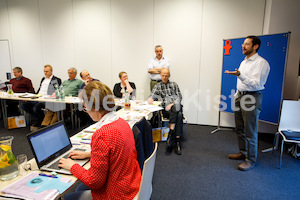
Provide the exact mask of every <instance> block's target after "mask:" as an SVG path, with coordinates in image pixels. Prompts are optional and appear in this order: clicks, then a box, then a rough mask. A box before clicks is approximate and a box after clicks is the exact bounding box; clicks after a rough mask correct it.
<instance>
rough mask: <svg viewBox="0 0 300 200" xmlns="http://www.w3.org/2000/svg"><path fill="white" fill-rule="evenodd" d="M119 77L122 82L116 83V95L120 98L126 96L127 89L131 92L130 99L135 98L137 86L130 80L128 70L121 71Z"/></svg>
mask: <svg viewBox="0 0 300 200" xmlns="http://www.w3.org/2000/svg"><path fill="white" fill-rule="evenodd" d="M119 78H120V80H121V82H120V83H116V84H115V86H114V90H113V91H114V95H115V96H116V97H118V98H123V97H125V91H126V90H127V91H128V93H129V94H130V99H132V98H135V91H136V87H135V84H134V83H133V82H129V81H128V75H127V73H126V72H120V73H119Z"/></svg>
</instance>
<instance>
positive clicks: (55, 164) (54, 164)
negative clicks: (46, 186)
mask: <svg viewBox="0 0 300 200" xmlns="http://www.w3.org/2000/svg"><path fill="white" fill-rule="evenodd" d="M74 151H86V149H74ZM68 156H69V154H67V155H65V156H64V157H62V158H65V159H67V158H68ZM58 163H59V160H57V161H56V162H54V163H52V164H51V165H50V166H49V167H48V168H50V169H57V170H60V169H61V167H58Z"/></svg>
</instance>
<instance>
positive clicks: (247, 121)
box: [234, 91, 263, 163]
mask: <svg viewBox="0 0 300 200" xmlns="http://www.w3.org/2000/svg"><path fill="white" fill-rule="evenodd" d="M262 99H263V96H262V93H261V91H257V92H249V93H246V94H241V93H240V92H238V94H237V97H236V98H235V107H236V109H238V110H237V111H234V116H235V126H236V133H237V136H238V143H239V148H240V153H242V154H244V155H245V158H246V159H245V161H248V162H251V163H255V162H256V158H257V146H258V130H257V123H258V118H259V115H260V112H261V103H262Z"/></svg>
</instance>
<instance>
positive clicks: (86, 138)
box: [81, 138, 91, 140]
mask: <svg viewBox="0 0 300 200" xmlns="http://www.w3.org/2000/svg"><path fill="white" fill-rule="evenodd" d="M81 139H82V140H91V139H89V138H81Z"/></svg>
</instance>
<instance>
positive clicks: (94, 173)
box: [71, 118, 141, 199]
mask: <svg viewBox="0 0 300 200" xmlns="http://www.w3.org/2000/svg"><path fill="white" fill-rule="evenodd" d="M90 163H91V167H90V169H89V170H86V169H84V168H82V167H81V166H80V165H78V164H74V165H73V166H72V168H71V172H72V174H73V175H74V176H76V177H77V178H78V179H79V180H81V181H82V182H83V183H84V184H85V185H86V186H88V187H90V188H91V192H92V196H93V199H133V198H134V197H135V196H136V194H137V193H138V191H139V187H140V182H141V170H140V167H139V164H138V161H137V153H136V149H135V142H134V137H133V133H132V130H131V128H130V126H129V124H128V123H127V122H126V121H125V120H123V119H121V118H119V119H118V120H116V121H113V122H111V123H109V124H106V125H103V126H102V127H101V128H100V129H98V130H97V131H96V132H95V133H94V134H93V137H92V141H91V160H90Z"/></svg>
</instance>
